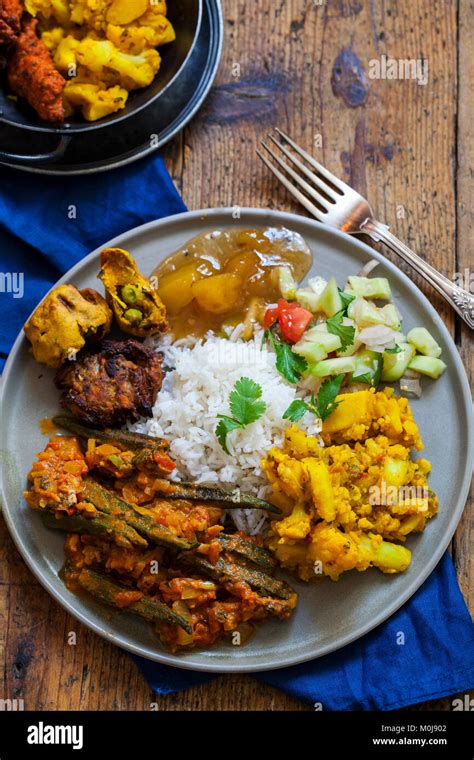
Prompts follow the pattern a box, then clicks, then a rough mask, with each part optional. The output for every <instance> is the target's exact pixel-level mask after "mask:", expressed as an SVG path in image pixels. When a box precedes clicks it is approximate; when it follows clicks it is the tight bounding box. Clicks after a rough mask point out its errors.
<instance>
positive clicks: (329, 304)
mask: <svg viewBox="0 0 474 760" xmlns="http://www.w3.org/2000/svg"><path fill="white" fill-rule="evenodd" d="M341 309H342V301H341V296H340V295H339V290H338V287H337V282H336V278H335V277H331V279H330V280H329V282H328V284H327V285H326V287H325V288H324V290H323V292H322V293H321V295H320V297H319V301H318V311H323V312H324V313H325V314H326V316H327V317H333V316H334V314H337V312H338V311H341Z"/></svg>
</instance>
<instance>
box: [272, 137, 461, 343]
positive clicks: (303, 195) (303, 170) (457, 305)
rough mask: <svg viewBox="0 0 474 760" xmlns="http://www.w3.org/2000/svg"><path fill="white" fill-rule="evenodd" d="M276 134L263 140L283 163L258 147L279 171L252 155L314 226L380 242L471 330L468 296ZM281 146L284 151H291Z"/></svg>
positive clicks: (335, 180) (362, 201)
mask: <svg viewBox="0 0 474 760" xmlns="http://www.w3.org/2000/svg"><path fill="white" fill-rule="evenodd" d="M276 132H277V133H278V135H279V138H280V139H276V138H275V137H274V136H273V135H269V138H270V140H271V141H272V143H273V144H274V145H275V146H276V147H277V148H278V150H279V151H281V154H283V155H284V156H285V157H286V159H287V161H285V160H284V159H283V158H282V157H281V155H278V154H277V153H276V152H275V151H274V150H272V148H271V147H270V146H269V145H268V144H267V143H266V142H264V141H263V142H262V146H263V147H264V148H265V150H266V151H268V153H269V154H270V156H271V157H272V158H273V160H274V161H275V162H276V164H278V166H280V167H281V169H282V170H283V171H280V169H278V168H277V166H275V164H274V163H272V162H271V161H270V160H269V159H268V158H267V156H265V155H264V154H263V153H262V152H261V151H259V150H257V153H258V155H259V156H260V158H261V159H262V161H263V162H264V163H265V164H266V165H267V166H268V168H269V169H270V170H271V171H272V172H273V174H274V175H275V176H276V177H277V178H278V179H279V180H280V182H281V183H282V184H283V185H284V186H285V187H286V189H287V190H288V191H289V192H290V193H291V194H292V195H293V196H294V197H295V198H296V199H297V200H298V201H299V202H300V203H301V204H302V205H303V206H304V207H305V209H306V210H307V211H309V213H310V214H312V215H313V216H314V217H315V219H317V220H318V222H323V223H324V224H329V225H330V226H331V227H336V228H337V229H338V230H342V231H343V232H347V233H349V234H351V235H357V234H365V235H369V236H370V237H371V238H372V240H375V241H376V242H378V241H379V240H381V241H382V242H383V243H385V244H386V245H388V247H389V248H391V249H392V251H395V253H397V254H398V255H399V256H400V257H401V258H402V259H403V260H404V261H406V262H407V263H408V264H410V265H411V266H412V267H413V269H415V270H416V271H417V272H418V274H420V275H421V276H422V277H424V279H425V280H426V281H427V282H429V283H430V285H432V286H433V288H435V289H436V290H437V291H438V293H440V294H441V295H442V296H443V298H444V299H445V300H446V301H447V302H448V303H449V304H450V305H451V306H452V308H453V309H454V310H455V311H456V312H457V313H458V314H459V316H460V317H461V319H463V320H464V322H466V324H468V325H469V327H470V328H471V329H474V295H472V294H471V293H469V292H468V291H467V290H464V289H463V288H461V287H459V286H458V285H456V284H455V283H453V282H451V280H448V278H447V277H445V276H444V275H442V274H441V272H438V270H437V269H435V268H434V267H432V266H431V264H428V263H427V262H426V261H424V260H423V259H422V258H420V256H418V255H417V254H416V253H414V251H412V250H411V248H409V247H408V246H407V245H405V243H402V241H401V240H399V239H398V238H397V237H395V235H394V234H393V233H392V232H390V230H389V228H388V227H387V225H386V224H382V222H378V221H377V220H376V219H375V217H374V212H373V211H372V209H371V207H370V205H369V203H368V202H367V201H366V199H365V198H363V196H362V195H360V194H359V193H358V192H356V191H355V190H353V189H352V188H351V187H349V185H346V183H345V182H342V180H340V179H338V177H335V176H334V174H332V173H331V172H330V171H328V170H327V169H326V168H325V167H324V166H322V165H321V164H320V163H319V162H318V161H316V159H314V158H313V156H311V155H310V154H309V153H307V152H306V151H305V150H303V149H302V148H300V147H299V145H297V144H296V143H295V142H294V141H293V140H292V139H291V138H290V137H288V135H286V134H285V133H284V132H282V131H281V130H280V129H276ZM287 146H290V147H291V148H292V150H290V149H289V148H288V147H287ZM295 153H296V154H297V155H298V156H301V158H303V159H304V161H305V163H303V162H302V161H300V159H299V158H298V157H297V155H295ZM308 164H309V166H311V167H312V168H313V169H315V172H314V171H311V169H309V167H308ZM293 167H296V169H298V170H299V171H296V170H295V168H293ZM286 175H289V176H290V177H292V178H293V180H294V183H295V184H293V183H292V182H290V180H289V179H288V177H287V176H286ZM302 175H303V176H302ZM299 188H302V189H301V190H300V189H299ZM308 196H309V197H308ZM310 199H312V200H310ZM313 201H314V202H313Z"/></svg>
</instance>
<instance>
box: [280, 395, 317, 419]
mask: <svg viewBox="0 0 474 760" xmlns="http://www.w3.org/2000/svg"><path fill="white" fill-rule="evenodd" d="M314 411H315V410H314V407H311V406H310V405H309V404H307V403H306V401H303V399H301V398H296V399H295V400H294V401H292V402H291V404H290V406H289V407H288V409H287V410H286V412H285V413H284V415H283V419H284V420H291V422H299V421H300V419H301V418H302V417H303V415H304V414H306V412H313V414H314Z"/></svg>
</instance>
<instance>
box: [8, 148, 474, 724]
mask: <svg viewBox="0 0 474 760" xmlns="http://www.w3.org/2000/svg"><path fill="white" fill-rule="evenodd" d="M0 179H1V181H0V265H1V270H0V274H2V275H3V276H2V278H1V279H0V283H1V284H2V290H5V289H6V288H7V287H8V288H9V289H10V290H11V291H13V292H0V297H1V302H2V307H3V308H2V310H1V313H2V319H1V320H0V359H1V361H2V366H3V362H4V360H5V358H6V356H7V355H8V352H9V350H10V348H11V346H12V344H13V341H14V339H15V337H16V335H17V333H18V332H19V331H20V330H21V327H22V325H23V323H24V321H25V319H26V318H27V316H28V315H29V314H30V312H31V311H32V310H33V309H34V307H35V306H36V304H37V303H38V302H39V301H40V299H41V298H42V296H43V295H44V294H45V292H46V291H47V290H48V289H49V288H50V287H51V285H52V284H53V283H54V282H55V281H56V280H57V279H58V278H59V276H60V275H61V274H63V273H64V272H65V271H66V270H67V269H69V268H70V267H72V266H73V265H74V264H75V263H76V262H77V261H79V260H80V259H81V258H82V257H83V256H85V255H86V254H87V253H89V252H90V251H91V250H93V249H94V248H96V247H98V246H99V245H101V244H102V243H105V242H107V241H108V240H109V239H111V238H113V237H114V236H116V235H118V234H119V233H121V232H124V231H125V230H128V229H131V228H132V227H135V226H137V225H139V224H142V223H145V222H148V221H151V220H152V219H156V218H159V217H163V216H168V215H170V214H174V213H178V212H180V211H184V210H185V206H184V204H183V202H182V201H181V199H180V198H179V196H178V194H177V192H176V190H175V188H174V187H173V184H172V182H171V180H170V177H169V176H168V174H167V172H166V169H165V167H164V164H163V162H162V160H161V158H160V157H155V158H153V159H152V160H146V161H144V162H143V161H142V162H139V163H136V164H133V165H132V166H131V167H125V168H123V169H120V170H116V171H113V172H110V173H107V174H100V175H92V176H85V177H69V178H67V177H65V178H63V177H61V178H58V177H38V176H36V175H26V174H22V173H19V172H15V171H13V170H9V169H6V168H3V169H0ZM5 275H9V278H8V277H6V276H5ZM22 275H23V279H22V277H21V276H22ZM22 283H23V284H22ZM22 289H23V291H24V292H23V293H22ZM20 296H21V297H20ZM399 632H402V633H403V634H404V640H405V643H404V644H397V636H398V634H399ZM133 659H134V660H135V662H136V663H137V665H138V666H139V668H140V670H141V672H142V673H143V675H144V677H145V678H146V680H147V681H148V683H149V684H150V686H151V688H152V689H153V690H154V691H155V692H158V693H160V694H169V693H171V692H176V691H179V690H181V689H186V688H188V687H190V686H193V685H196V684H200V683H204V682H206V681H210V680H212V679H213V678H214V674H203V673H193V672H191V671H189V670H182V669H179V668H172V667H168V666H163V665H158V664H156V663H153V662H150V661H148V660H144V659H142V658H138V657H134V658H133ZM255 677H256V678H257V679H258V680H260V681H262V682H264V683H267V684H270V685H271V686H275V687H278V688H280V689H283V690H285V691H286V692H288V693H289V694H291V695H293V696H295V697H298V698H300V699H302V700H304V701H306V702H309V703H310V704H313V705H314V704H316V705H317V707H316V709H320V706H321V707H322V709H326V710H336V709H339V710H354V709H365V710H375V709H376V710H390V709H396V708H399V707H403V706H405V705H410V704H414V703H416V702H421V701H425V700H429V699H436V698H438V697H442V696H446V695H449V694H456V693H460V692H463V691H467V690H468V689H470V688H472V687H474V626H473V624H472V622H471V619H470V616H469V613H468V610H467V608H466V605H465V603H464V600H463V598H462V595H461V592H460V590H459V586H458V584H457V580H456V576H455V573H454V568H453V565H452V562H451V559H450V557H449V555H448V554H446V555H445V556H444V557H443V559H442V561H441V562H440V563H439V565H438V567H437V568H436V570H435V571H434V572H433V573H432V574H431V576H430V577H429V579H428V580H427V581H426V582H425V583H424V585H423V586H422V587H421V589H419V591H418V592H417V593H416V594H415V595H414V596H413V597H412V598H411V600H410V601H409V602H408V603H407V604H405V605H404V607H403V608H402V609H401V610H399V611H398V612H397V613H396V614H395V615H393V616H392V617H391V618H390V619H389V620H388V621H386V622H385V623H384V624H382V625H380V626H379V627H378V628H376V629H375V630H374V631H372V632H371V633H369V634H367V635H366V636H364V637H363V638H361V639H359V640H358V641H356V642H354V643H353V644H350V645H348V646H346V647H344V648H343V649H341V650H339V651H338V652H334V653H333V654H330V655H326V656H325V657H322V658H320V659H317V660H313V661H312V662H308V663H304V664H302V665H296V666H293V667H290V668H285V669H282V670H274V671H267V672H262V673H258V674H255Z"/></svg>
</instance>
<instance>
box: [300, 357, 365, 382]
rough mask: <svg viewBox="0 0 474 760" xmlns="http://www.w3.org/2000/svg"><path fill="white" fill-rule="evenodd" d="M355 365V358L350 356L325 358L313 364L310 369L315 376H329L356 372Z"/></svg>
mask: <svg viewBox="0 0 474 760" xmlns="http://www.w3.org/2000/svg"><path fill="white" fill-rule="evenodd" d="M355 367H356V360H355V358H354V357H353V356H348V357H342V358H338V359H325V360H324V361H322V362H318V363H317V364H313V365H312V366H311V367H310V370H309V371H310V373H311V374H312V375H313V376H314V377H327V376H328V375H340V374H341V373H343V372H344V373H345V372H354V370H355Z"/></svg>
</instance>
